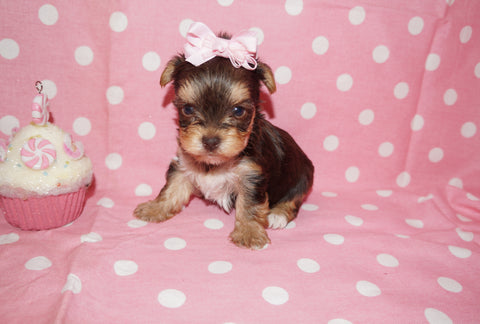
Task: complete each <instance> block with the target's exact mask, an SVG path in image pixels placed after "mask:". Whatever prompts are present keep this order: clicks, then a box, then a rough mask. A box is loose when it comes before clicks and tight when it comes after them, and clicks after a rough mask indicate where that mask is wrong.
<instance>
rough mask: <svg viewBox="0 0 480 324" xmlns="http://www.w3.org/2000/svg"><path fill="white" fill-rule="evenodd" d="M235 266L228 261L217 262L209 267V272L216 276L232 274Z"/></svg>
mask: <svg viewBox="0 0 480 324" xmlns="http://www.w3.org/2000/svg"><path fill="white" fill-rule="evenodd" d="M232 268H233V266H232V264H231V263H230V262H227V261H215V262H212V263H210V264H209V265H208V271H209V272H211V273H214V274H224V273H227V272H230V271H231V270H232Z"/></svg>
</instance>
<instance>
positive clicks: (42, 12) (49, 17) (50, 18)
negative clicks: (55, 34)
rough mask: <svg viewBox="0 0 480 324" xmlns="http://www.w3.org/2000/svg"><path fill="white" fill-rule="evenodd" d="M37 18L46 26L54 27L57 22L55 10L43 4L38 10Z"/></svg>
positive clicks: (49, 5)
mask: <svg viewBox="0 0 480 324" xmlns="http://www.w3.org/2000/svg"><path fill="white" fill-rule="evenodd" d="M38 18H39V19H40V21H41V22H42V23H44V24H45V25H47V26H51V25H55V23H56V22H57V20H58V11H57V8H55V7H54V6H52V5H51V4H45V5H43V6H41V7H40V9H38Z"/></svg>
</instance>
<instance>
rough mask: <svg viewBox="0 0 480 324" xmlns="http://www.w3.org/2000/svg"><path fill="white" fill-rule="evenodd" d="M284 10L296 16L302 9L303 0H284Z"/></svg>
mask: <svg viewBox="0 0 480 324" xmlns="http://www.w3.org/2000/svg"><path fill="white" fill-rule="evenodd" d="M285 10H286V11H287V13H288V14H289V15H290V16H297V15H299V14H300V13H301V12H302V10H303V0H286V1H285Z"/></svg>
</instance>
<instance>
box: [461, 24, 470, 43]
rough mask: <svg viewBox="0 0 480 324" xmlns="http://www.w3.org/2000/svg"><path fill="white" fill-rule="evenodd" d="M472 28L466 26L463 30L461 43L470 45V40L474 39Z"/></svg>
mask: <svg viewBox="0 0 480 324" xmlns="http://www.w3.org/2000/svg"><path fill="white" fill-rule="evenodd" d="M472 32H473V30H472V27H471V26H465V27H463V28H462V30H461V31H460V42H461V43H462V44H465V43H468V41H469V40H470V38H471V37H472Z"/></svg>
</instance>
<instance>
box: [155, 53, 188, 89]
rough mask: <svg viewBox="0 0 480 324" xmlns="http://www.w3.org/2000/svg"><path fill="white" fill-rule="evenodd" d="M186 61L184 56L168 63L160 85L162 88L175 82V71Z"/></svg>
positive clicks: (176, 57)
mask: <svg viewBox="0 0 480 324" xmlns="http://www.w3.org/2000/svg"><path fill="white" fill-rule="evenodd" d="M183 61H185V58H184V57H183V56H180V55H179V56H175V57H174V58H172V59H171V60H170V61H168V63H167V66H166V67H165V70H163V72H162V76H161V77H160V85H161V86H162V87H164V86H166V85H167V84H168V83H169V82H170V81H172V80H173V74H174V73H175V69H176V68H177V66H178V65H179V64H180V63H182V62H183Z"/></svg>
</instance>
